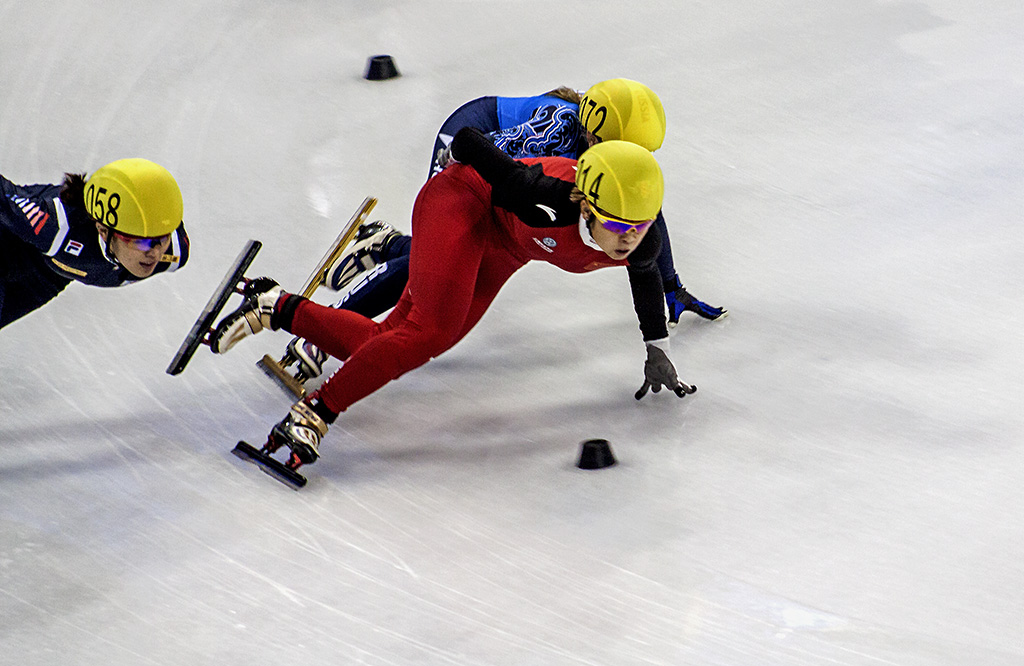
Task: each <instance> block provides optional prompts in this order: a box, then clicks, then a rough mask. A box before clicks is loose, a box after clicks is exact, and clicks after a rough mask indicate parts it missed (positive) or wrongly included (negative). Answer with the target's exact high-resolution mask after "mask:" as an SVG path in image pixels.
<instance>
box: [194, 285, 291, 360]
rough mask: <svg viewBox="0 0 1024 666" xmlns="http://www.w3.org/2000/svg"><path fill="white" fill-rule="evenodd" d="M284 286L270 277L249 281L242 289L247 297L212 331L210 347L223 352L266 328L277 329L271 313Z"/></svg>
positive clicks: (243, 294)
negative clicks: (272, 322) (272, 323)
mask: <svg viewBox="0 0 1024 666" xmlns="http://www.w3.org/2000/svg"><path fill="white" fill-rule="evenodd" d="M281 291H282V290H281V287H280V285H278V284H277V282H275V281H274V280H272V279H270V278H268V277H261V278H256V279H255V280H249V281H248V282H247V283H246V285H245V288H244V289H243V290H242V296H243V297H244V298H245V300H244V301H243V302H242V305H241V306H239V308H238V309H237V310H235V311H234V312H232V313H231V314H229V315H227V316H226V317H224V318H223V319H221V320H220V323H219V324H217V328H215V329H214V330H213V333H211V334H210V349H212V350H213V353H215V354H223V353H225V352H227V351H228V350H229V349H231V348H232V347H234V346H235V345H236V344H238V343H239V342H240V341H241V340H243V339H244V338H246V337H248V336H250V335H255V334H257V333H259V332H260V331H262V330H263V329H265V328H269V329H271V330H274V327H273V326H272V325H271V316H272V315H273V314H274V305H275V304H276V303H277V299H278V297H279V296H280V295H281Z"/></svg>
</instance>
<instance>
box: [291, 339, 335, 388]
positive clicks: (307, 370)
mask: <svg viewBox="0 0 1024 666" xmlns="http://www.w3.org/2000/svg"><path fill="white" fill-rule="evenodd" d="M286 350H287V351H286V353H287V354H288V356H289V357H290V358H291V359H294V362H297V363H298V364H299V369H298V375H296V379H297V380H299V381H300V383H301V382H304V381H306V380H308V379H313V378H315V377H319V376H320V375H321V374H323V371H324V363H326V362H327V354H326V353H325V352H323V351H321V350H320V348H319V347H317V346H316V345H314V344H313V343H312V342H309V341H308V340H303V339H302V338H298V337H296V338H292V341H291V342H289V343H288V346H287V347H286ZM288 365H291V364H290V363H288ZM300 376H301V379H300Z"/></svg>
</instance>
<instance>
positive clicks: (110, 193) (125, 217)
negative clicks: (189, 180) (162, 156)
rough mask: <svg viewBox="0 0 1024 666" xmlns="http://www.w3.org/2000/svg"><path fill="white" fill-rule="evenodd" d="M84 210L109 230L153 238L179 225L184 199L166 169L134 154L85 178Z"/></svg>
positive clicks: (167, 232) (165, 233)
mask: <svg viewBox="0 0 1024 666" xmlns="http://www.w3.org/2000/svg"><path fill="white" fill-rule="evenodd" d="M85 209H86V210H87V211H88V212H89V215H91V216H92V217H93V219H95V220H96V221H97V222H99V223H100V224H103V225H105V226H107V227H110V228H111V229H115V230H117V231H120V232H121V233H125V234H129V235H131V236H141V237H143V238H156V237H158V236H165V235H167V234H169V233H171V232H172V231H174V230H175V229H177V228H178V225H180V224H181V219H182V209H183V202H182V199H181V190H180V189H178V183H177V182H176V181H175V180H174V176H172V175H171V173H170V172H169V171H168V170H167V169H165V168H163V167H162V166H160V165H159V164H156V163H154V162H150V161H149V160H144V159H142V158H137V157H133V158H129V159H123V160H117V161H115V162H111V163H110V164H107V165H106V166H102V167H100V168H99V169H97V170H96V173H94V174H92V176H90V177H89V179H88V180H87V181H85Z"/></svg>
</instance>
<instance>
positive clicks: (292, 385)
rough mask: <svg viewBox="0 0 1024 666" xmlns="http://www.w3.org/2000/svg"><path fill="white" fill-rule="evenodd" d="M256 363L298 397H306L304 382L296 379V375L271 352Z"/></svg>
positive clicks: (281, 385) (282, 386)
mask: <svg viewBox="0 0 1024 666" xmlns="http://www.w3.org/2000/svg"><path fill="white" fill-rule="evenodd" d="M256 365H258V366H259V367H260V369H261V370H263V372H265V373H266V375H267V376H268V377H270V378H271V379H273V380H274V381H276V382H277V383H278V385H279V386H280V387H281V388H283V389H285V390H286V391H289V392H290V393H292V394H293V395H294V396H295V397H296V398H299V399H302V398H305V397H306V389H305V388H304V387H303V386H302V383H301V382H299V380H297V379H295V377H292V376H291V374H290V373H289V372H288V371H287V370H286V369H285V368H284V366H283V365H281V364H280V363H278V362H277V361H275V360H274V359H273V357H271V356H270V355H269V354H264V355H263V358H261V359H260V360H258V361H256Z"/></svg>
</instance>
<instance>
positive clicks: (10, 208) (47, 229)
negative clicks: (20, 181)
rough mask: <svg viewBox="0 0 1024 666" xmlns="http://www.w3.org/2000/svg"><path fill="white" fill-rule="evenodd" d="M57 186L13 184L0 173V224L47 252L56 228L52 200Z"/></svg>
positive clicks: (55, 212) (56, 192) (55, 194)
mask: <svg viewBox="0 0 1024 666" xmlns="http://www.w3.org/2000/svg"><path fill="white" fill-rule="evenodd" d="M59 192H60V187H59V186H57V185H20V186H19V185H15V184H14V183H12V182H11V181H9V180H7V179H6V178H4V177H3V176H0V227H3V228H4V229H6V230H7V231H9V232H11V233H12V234H14V235H15V236H17V237H18V238H19V239H21V240H23V241H24V242H26V243H28V244H29V245H31V246H32V247H34V248H36V249H37V250H39V251H40V252H43V253H45V252H47V251H48V250H49V249H50V247H51V245H52V244H53V242H54V239H55V238H56V236H57V233H58V231H59V230H60V228H59V226H58V224H57V209H56V208H55V206H56V204H54V203H53V200H54V199H55V198H57V196H58V193H59Z"/></svg>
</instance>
